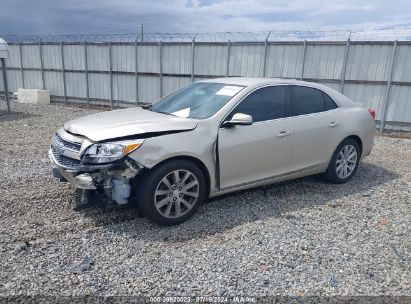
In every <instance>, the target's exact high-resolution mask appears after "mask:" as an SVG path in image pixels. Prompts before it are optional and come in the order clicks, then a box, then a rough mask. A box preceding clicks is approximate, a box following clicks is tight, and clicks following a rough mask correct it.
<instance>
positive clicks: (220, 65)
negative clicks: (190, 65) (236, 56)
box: [194, 45, 227, 76]
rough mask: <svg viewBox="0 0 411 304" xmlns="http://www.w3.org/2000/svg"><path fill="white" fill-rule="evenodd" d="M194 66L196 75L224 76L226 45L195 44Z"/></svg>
mask: <svg viewBox="0 0 411 304" xmlns="http://www.w3.org/2000/svg"><path fill="white" fill-rule="evenodd" d="M194 67H195V74H197V75H221V76H225V74H226V69H227V46H223V45H196V47H195V53H194Z"/></svg>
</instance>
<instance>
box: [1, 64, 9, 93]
mask: <svg viewBox="0 0 411 304" xmlns="http://www.w3.org/2000/svg"><path fill="white" fill-rule="evenodd" d="M9 90H10V89H9ZM0 91H1V92H4V81H3V71H2V68H1V64H0Z"/></svg>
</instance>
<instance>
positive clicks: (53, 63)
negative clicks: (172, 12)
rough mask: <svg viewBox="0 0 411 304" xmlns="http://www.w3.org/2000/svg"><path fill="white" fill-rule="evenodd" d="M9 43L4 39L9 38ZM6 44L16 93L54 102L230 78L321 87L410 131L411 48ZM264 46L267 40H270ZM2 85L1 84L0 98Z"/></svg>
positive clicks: (108, 98)
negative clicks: (28, 91) (30, 92)
mask: <svg viewBox="0 0 411 304" xmlns="http://www.w3.org/2000/svg"><path fill="white" fill-rule="evenodd" d="M6 37H7V36H6ZM193 38H194V39H191V40H190V41H183V42H181V41H179V42H174V41H148V42H146V41H144V42H141V41H139V40H138V39H135V41H132V42H130V41H127V42H124V41H111V42H96V41H88V40H87V39H86V40H84V41H81V42H79V41H65V42H57V41H51V42H50V41H49V42H44V41H42V40H40V41H38V42H29V43H27V42H24V43H23V42H13V41H9V47H10V57H11V58H10V59H9V60H8V61H7V65H8V68H7V73H8V78H9V87H10V90H11V91H17V89H18V88H40V89H48V90H50V93H51V95H52V98H53V99H54V100H55V101H64V102H84V103H108V104H110V105H111V106H116V105H118V104H134V105H136V104H139V103H150V102H152V101H155V100H157V99H158V98H160V97H161V96H164V95H167V94H169V93H170V92H172V91H173V90H175V89H177V88H179V87H181V86H183V85H186V84H188V83H190V82H192V81H196V80H200V79H205V78H214V77H222V76H223V77H226V76H227V77H230V76H248V77H283V78H297V79H303V80H307V81H313V82H318V83H322V84H324V85H327V86H329V87H332V88H334V89H336V90H339V91H340V92H342V93H343V94H345V95H347V96H348V97H350V98H352V99H353V100H355V101H357V102H361V103H363V104H366V105H367V106H368V107H371V108H374V109H375V110H376V111H377V119H378V123H379V124H380V128H381V129H384V128H389V129H403V130H411V42H410V41H397V40H396V41H352V40H350V39H347V40H346V41H314V40H304V41H271V40H269V39H265V40H264V41H262V42H259V41H248V42H240V41H227V42H221V41H216V42H206V41H197V40H196V37H193ZM266 38H267V36H266ZM1 83H2V80H1V78H0V91H3V90H4V89H3V88H2V87H1Z"/></svg>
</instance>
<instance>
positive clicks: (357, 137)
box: [341, 134, 363, 157]
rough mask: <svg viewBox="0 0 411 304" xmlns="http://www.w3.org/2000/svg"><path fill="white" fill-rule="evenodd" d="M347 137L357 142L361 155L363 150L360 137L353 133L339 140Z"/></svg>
mask: <svg viewBox="0 0 411 304" xmlns="http://www.w3.org/2000/svg"><path fill="white" fill-rule="evenodd" d="M349 138H351V139H353V140H355V142H356V143H357V145H358V147H359V148H360V157H361V156H362V151H363V144H362V140H361V138H360V137H359V136H358V135H354V134H353V135H350V136H347V137H346V138H344V139H343V140H342V141H341V142H343V141H344V140H346V139H349Z"/></svg>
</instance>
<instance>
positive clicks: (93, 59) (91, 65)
mask: <svg viewBox="0 0 411 304" xmlns="http://www.w3.org/2000/svg"><path fill="white" fill-rule="evenodd" d="M87 66H88V69H89V70H94V71H109V70H110V58H109V47H108V45H87Z"/></svg>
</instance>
